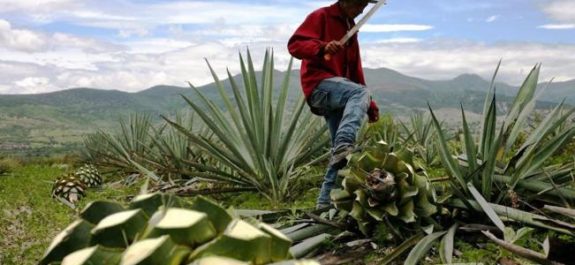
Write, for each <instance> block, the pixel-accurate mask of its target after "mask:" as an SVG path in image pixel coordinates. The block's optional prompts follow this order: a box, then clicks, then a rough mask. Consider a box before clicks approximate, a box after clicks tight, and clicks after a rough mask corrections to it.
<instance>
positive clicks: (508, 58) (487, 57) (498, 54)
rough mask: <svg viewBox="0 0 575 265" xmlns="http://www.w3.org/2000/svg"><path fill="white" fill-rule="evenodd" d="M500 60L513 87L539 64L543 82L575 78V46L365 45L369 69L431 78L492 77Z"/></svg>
mask: <svg viewBox="0 0 575 265" xmlns="http://www.w3.org/2000/svg"><path fill="white" fill-rule="evenodd" d="M500 59H503V65H502V67H501V69H500V73H499V80H500V81H504V82H508V83H510V84H513V85H518V84H520V82H521V81H523V79H524V78H525V75H526V74H527V73H528V71H529V70H530V69H531V68H532V67H533V66H534V65H535V64H536V63H542V64H543V68H542V74H541V79H542V80H549V79H551V78H552V77H557V78H556V79H555V80H556V81H564V80H566V79H574V78H575V74H574V72H575V45H550V44H528V43H514V44H510V43H506V44H494V45H485V44H479V43H470V42H447V41H437V42H424V43H414V44H368V45H363V62H364V63H363V65H364V66H365V67H369V68H379V67H387V68H391V69H394V70H397V71H399V72H401V73H404V74H407V75H412V76H417V77H421V78H427V79H448V78H453V77H455V76H457V75H458V74H461V73H476V74H480V75H482V76H483V77H484V78H490V77H491V75H492V74H493V71H494V69H495V66H496V65H497V62H498V61H499V60H500Z"/></svg>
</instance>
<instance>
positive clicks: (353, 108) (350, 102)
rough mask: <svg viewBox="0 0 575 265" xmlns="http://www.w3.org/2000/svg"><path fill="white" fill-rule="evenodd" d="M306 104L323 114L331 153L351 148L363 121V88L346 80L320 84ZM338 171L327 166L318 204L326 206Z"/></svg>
mask: <svg viewBox="0 0 575 265" xmlns="http://www.w3.org/2000/svg"><path fill="white" fill-rule="evenodd" d="M308 103H309V104H310V106H311V107H312V108H316V109H319V110H320V111H321V112H322V113H324V118H325V120H326V122H327V126H328V128H329V132H330V135H331V145H332V153H333V151H334V150H336V149H337V148H338V147H341V146H346V145H353V144H354V143H355V140H356V136H357V131H358V130H359V127H360V126H361V123H362V121H363V119H364V118H365V117H366V113H367V108H368V107H369V93H368V92H367V89H365V87H364V86H363V85H360V84H357V83H354V82H352V81H350V80H348V79H346V78H342V77H333V78H328V79H325V80H323V81H322V82H321V83H320V84H319V85H318V86H317V88H316V89H315V90H314V91H313V93H312V94H311V96H310V98H309V101H308ZM338 170H339V168H335V167H333V166H329V167H328V169H327V172H326V174H325V177H324V180H323V183H322V185H321V190H320V194H319V198H318V199H317V204H329V203H330V201H331V199H330V196H329V194H330V192H331V190H332V188H333V186H334V185H335V181H336V178H337V172H338Z"/></svg>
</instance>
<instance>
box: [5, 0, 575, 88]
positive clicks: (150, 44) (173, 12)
mask: <svg viewBox="0 0 575 265" xmlns="http://www.w3.org/2000/svg"><path fill="white" fill-rule="evenodd" d="M333 2H335V1H313V0H307V1H306V0H267V1H254V0H251V1H247V0H234V1H231V0H230V1H227V0H221V1H211V0H204V1H195V0H192V1H190V0H188V1H184V0H179V1H178V0H174V1H160V0H109V1H100V0H2V5H0V94H23V93H43V92H50V91H57V90H62V89H68V88H74V87H96V88H102V89H118V90H123V91H139V90H143V89H146V88H148V87H151V86H154V85H159V84H167V85H178V86H185V85H186V82H187V81H190V82H192V83H193V84H195V85H202V84H206V83H208V82H210V81H211V76H210V75H209V71H208V69H207V67H206V64H205V62H204V58H206V59H208V60H209V61H210V63H211V64H212V66H214V68H215V69H216V71H217V72H218V73H219V74H221V75H222V76H224V74H225V70H226V68H229V69H230V71H231V72H232V73H238V72H239V71H238V60H237V58H238V56H237V55H238V52H240V51H241V52H245V49H246V47H249V48H250V50H251V52H252V54H253V55H254V59H255V61H256V64H257V65H259V64H260V62H261V58H262V56H263V53H264V51H265V49H266V48H273V49H274V52H275V58H276V66H277V68H278V69H279V70H285V67H286V66H287V62H288V61H289V58H290V57H289V54H288V53H287V51H286V48H285V43H286V41H287V39H288V38H289V37H290V35H291V33H292V32H293V31H294V30H295V28H296V27H297V26H298V25H299V23H301V21H302V20H303V19H304V18H305V16H306V15H307V14H308V13H309V12H311V11H313V10H314V9H316V8H319V7H322V6H325V5H329V4H331V3H333ZM388 2H389V3H388V5H387V6H385V7H383V8H382V9H381V10H380V11H379V12H378V13H377V14H376V15H375V16H374V17H373V18H372V19H371V20H370V21H369V23H368V25H366V26H365V27H364V28H363V29H362V32H361V33H360V42H361V47H362V55H363V61H364V67H368V68H379V67H387V68H391V69H394V70H397V71H400V72H402V73H404V74H408V75H412V76H416V77H421V78H426V79H434V80H437V79H449V78H454V77H456V76H457V75H459V74H463V73H476V74H479V75H481V76H483V77H485V78H489V77H490V76H491V74H492V72H493V71H494V68H495V66H496V65H497V62H498V61H499V60H500V59H502V60H503V64H502V68H501V71H500V75H499V80H500V81H504V82H508V83H511V84H518V83H520V82H521V80H522V79H523V78H524V75H525V74H526V73H527V72H528V71H529V69H530V68H531V67H533V65H535V64H536V63H542V64H543V70H542V79H544V80H548V79H551V78H555V80H558V81H564V80H570V79H575V1H574V0H503V1H502V0H484V1H480V0H428V1H423V0H389V1H388ZM368 8H369V7H368ZM295 67H296V68H297V67H299V63H297V62H296V65H295Z"/></svg>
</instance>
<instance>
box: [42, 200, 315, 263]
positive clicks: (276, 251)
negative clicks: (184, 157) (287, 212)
mask: <svg viewBox="0 0 575 265" xmlns="http://www.w3.org/2000/svg"><path fill="white" fill-rule="evenodd" d="M129 207H130V208H129V209H125V208H124V207H123V206H122V205H120V204H118V203H115V202H109V201H99V202H92V203H90V204H89V205H88V206H86V208H85V209H84V210H83V211H82V213H81V215H80V216H81V218H82V219H79V220H78V221H76V222H75V223H73V224H72V225H71V226H70V227H68V228H67V229H66V230H65V231H64V232H62V233H61V234H60V235H59V236H58V237H57V238H56V239H54V241H53V243H52V244H51V246H50V248H49V249H48V251H47V252H46V255H45V257H44V258H43V260H42V261H41V263H40V264H41V265H45V264H50V263H52V262H59V261H62V259H65V260H66V261H65V265H75V264H110V265H115V264H170V265H171V264H173V265H176V264H184V263H182V262H184V261H185V262H188V263H191V262H192V264H218V265H225V264H230V265H235V264H256V265H258V264H269V263H271V262H281V261H284V260H287V259H290V258H292V256H291V254H290V252H289V249H290V246H291V240H290V239H289V238H288V237H286V236H285V235H284V234H282V233H281V232H279V231H278V230H276V229H275V228H273V227H271V226H269V225H266V224H263V223H259V222H257V221H255V220H254V221H253V223H252V224H250V223H247V222H245V221H242V220H237V219H235V220H234V219H233V218H232V217H231V215H230V214H229V213H228V212H227V211H226V210H225V209H223V208H222V207H221V206H220V205H219V204H218V203H216V202H214V201H211V200H208V199H206V198H203V197H201V196H200V197H197V198H194V200H192V201H191V202H189V203H188V202H186V201H183V200H181V199H174V198H172V195H167V194H160V193H153V194H147V195H140V196H138V197H137V198H135V199H134V201H133V202H132V203H131V204H130V206H129ZM152 210H154V211H155V212H153V213H152V214H151V217H150V218H148V214H147V213H145V212H146V211H152ZM94 225H95V226H94ZM221 226H223V228H220V227H221ZM192 250H194V254H193V255H192ZM119 256H121V257H122V258H121V261H120V260H119V258H118V257H119ZM213 256H218V257H221V258H216V257H213ZM236 261H237V262H236ZM238 262H239V263H238ZM299 262H300V261H290V262H289V263H286V264H300V263H299ZM302 262H303V261H302ZM186 264H187V263H186ZM301 264H307V263H301ZM310 264H314V263H310ZM314 265H315V264H314Z"/></svg>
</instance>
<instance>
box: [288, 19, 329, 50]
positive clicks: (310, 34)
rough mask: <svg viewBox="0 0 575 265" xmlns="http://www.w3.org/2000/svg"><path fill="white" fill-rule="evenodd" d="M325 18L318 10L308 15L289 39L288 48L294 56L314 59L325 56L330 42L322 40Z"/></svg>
mask: <svg viewBox="0 0 575 265" xmlns="http://www.w3.org/2000/svg"><path fill="white" fill-rule="evenodd" d="M325 19H326V18H325V15H324V14H322V13H321V12H318V11H316V12H313V13H311V14H310V15H309V16H307V17H306V19H305V20H304V22H303V23H302V24H301V25H300V26H299V28H298V29H297V30H296V31H295V32H294V34H293V35H292V36H291V38H290V39H289V41H288V50H289V52H290V54H291V55H292V56H293V57H295V58H298V59H308V60H313V59H317V58H318V57H319V56H323V53H324V50H325V48H326V45H327V44H328V43H326V42H325V41H323V40H322V35H323V34H322V31H323V29H324V27H325V23H326V21H325Z"/></svg>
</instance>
